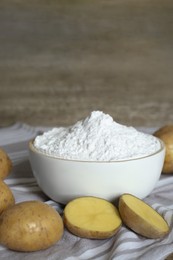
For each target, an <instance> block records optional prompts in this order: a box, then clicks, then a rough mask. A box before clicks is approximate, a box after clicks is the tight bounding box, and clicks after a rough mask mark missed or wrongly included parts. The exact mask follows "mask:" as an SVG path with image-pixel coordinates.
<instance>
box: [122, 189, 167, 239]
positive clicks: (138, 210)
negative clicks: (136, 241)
mask: <svg viewBox="0 0 173 260" xmlns="http://www.w3.org/2000/svg"><path fill="white" fill-rule="evenodd" d="M119 212H120V216H121V218H122V221H123V222H124V224H125V225H126V226H127V227H129V228H130V229H132V230H133V231H135V232H136V233H138V234H140V235H142V236H145V237H147V238H160V237H163V236H165V235H166V234H168V232H169V226H168V224H167V222H166V221H165V220H164V219H163V218H162V216H161V215H160V214H159V213H157V212H156V211H155V210H154V209H153V208H152V207H151V206H149V205H148V204H146V203H145V202H144V201H142V200H140V199H139V198H137V197H135V196H133V195H131V194H123V195H122V196H121V197H120V199H119Z"/></svg>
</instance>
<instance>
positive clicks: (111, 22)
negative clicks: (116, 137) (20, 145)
mask: <svg viewBox="0 0 173 260" xmlns="http://www.w3.org/2000/svg"><path fill="white" fill-rule="evenodd" d="M172 85H173V1H172V0H170V1H168V0H164V1H162V0H144V1H140V0H81V1H79V0H68V1H66V0H60V1H55V0H49V1H46V0H36V1H33V0H31V1H26V0H13V1H12V0H11V1H10V0H1V1H0V126H7V125H10V124H13V123H15V122H19V121H21V122H25V123H27V124H31V125H46V126H52V125H69V124H73V123H75V122H76V121H77V120H79V119H81V118H83V117H86V116H87V115H88V114H89V113H90V112H91V111H93V110H102V111H103V112H105V113H109V114H110V115H111V116H113V117H114V120H115V121H118V122H120V123H123V124H126V125H134V126H160V125H163V124H167V123H173V86H172Z"/></svg>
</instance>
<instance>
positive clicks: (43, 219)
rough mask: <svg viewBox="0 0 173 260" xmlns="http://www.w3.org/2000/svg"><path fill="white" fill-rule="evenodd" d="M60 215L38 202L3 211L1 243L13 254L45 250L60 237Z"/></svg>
mask: <svg viewBox="0 0 173 260" xmlns="http://www.w3.org/2000/svg"><path fill="white" fill-rule="evenodd" d="M63 230H64V226H63V221H62V218H61V216H60V215H59V213H58V212H57V211H56V210H55V209H54V208H53V207H51V206H49V205H47V204H46V203H44V202H41V201H25V202H20V203H17V204H15V205H14V206H12V207H10V208H8V209H7V210H5V211H4V212H3V213H2V214H1V216H0V243H1V244H2V245H4V246H6V247H8V248H9V249H12V250H16V251H28V252H29V251H36V250H42V249H46V248H48V247H50V246H52V245H53V244H55V243H56V242H57V241H59V240H60V239H61V237H62V235H63Z"/></svg>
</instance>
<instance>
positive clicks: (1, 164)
mask: <svg viewBox="0 0 173 260" xmlns="http://www.w3.org/2000/svg"><path fill="white" fill-rule="evenodd" d="M11 170H12V162H11V160H10V158H9V156H8V154H7V153H6V152H5V151H4V150H3V149H2V148H0V179H2V180H4V179H5V178H6V177H7V176H8V175H9V174H10V172H11Z"/></svg>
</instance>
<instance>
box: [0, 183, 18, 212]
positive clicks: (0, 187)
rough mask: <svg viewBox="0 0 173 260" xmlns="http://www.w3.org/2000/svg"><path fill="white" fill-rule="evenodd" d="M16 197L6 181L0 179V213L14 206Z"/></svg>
mask: <svg viewBox="0 0 173 260" xmlns="http://www.w3.org/2000/svg"><path fill="white" fill-rule="evenodd" d="M14 204H15V199H14V196H13V193H12V191H11V190H10V188H9V187H8V186H7V184H6V183H5V182H3V181H2V180H1V179H0V215H1V214H2V212H3V211H4V210H6V209H7V208H9V207H10V206H13V205H14Z"/></svg>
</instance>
